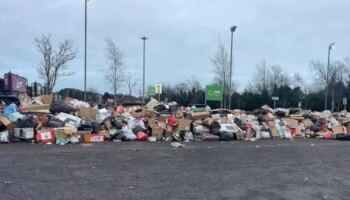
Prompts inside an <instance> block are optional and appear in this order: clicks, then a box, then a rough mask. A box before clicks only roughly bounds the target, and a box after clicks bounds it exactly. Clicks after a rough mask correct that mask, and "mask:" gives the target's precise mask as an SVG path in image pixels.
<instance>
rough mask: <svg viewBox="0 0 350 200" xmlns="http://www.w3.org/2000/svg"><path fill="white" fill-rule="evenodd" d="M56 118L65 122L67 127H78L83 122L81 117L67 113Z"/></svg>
mask: <svg viewBox="0 0 350 200" xmlns="http://www.w3.org/2000/svg"><path fill="white" fill-rule="evenodd" d="M56 118H57V119H59V120H61V121H63V122H65V126H69V127H78V126H79V124H80V122H81V119H80V118H79V117H76V116H74V115H70V114H67V113H60V114H58V115H57V116H56Z"/></svg>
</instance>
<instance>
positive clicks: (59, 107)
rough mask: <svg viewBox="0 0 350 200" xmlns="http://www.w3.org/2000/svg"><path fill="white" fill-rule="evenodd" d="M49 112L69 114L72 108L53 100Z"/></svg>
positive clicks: (62, 102) (60, 101)
mask: <svg viewBox="0 0 350 200" xmlns="http://www.w3.org/2000/svg"><path fill="white" fill-rule="evenodd" d="M50 110H51V111H52V112H54V113H61V112H62V113H70V112H71V111H73V110H74V108H72V107H71V106H70V105H69V104H67V103H66V102H64V101H62V100H55V101H54V102H52V104H51V107H50Z"/></svg>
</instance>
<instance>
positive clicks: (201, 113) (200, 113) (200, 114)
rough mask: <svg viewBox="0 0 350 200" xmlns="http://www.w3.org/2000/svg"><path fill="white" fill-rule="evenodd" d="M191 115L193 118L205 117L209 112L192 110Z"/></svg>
mask: <svg viewBox="0 0 350 200" xmlns="http://www.w3.org/2000/svg"><path fill="white" fill-rule="evenodd" d="M191 116H192V118H193V119H194V120H197V119H205V118H207V117H209V116H210V114H209V112H192V113H191Z"/></svg>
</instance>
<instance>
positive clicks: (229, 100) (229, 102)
mask: <svg viewBox="0 0 350 200" xmlns="http://www.w3.org/2000/svg"><path fill="white" fill-rule="evenodd" d="M232 47H233V28H232V27H231V58H230V87H229V88H230V89H229V92H228V108H229V109H231V92H232Z"/></svg>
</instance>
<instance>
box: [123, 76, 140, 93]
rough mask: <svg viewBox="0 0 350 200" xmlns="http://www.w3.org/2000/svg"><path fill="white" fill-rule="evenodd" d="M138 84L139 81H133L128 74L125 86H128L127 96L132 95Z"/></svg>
mask: <svg viewBox="0 0 350 200" xmlns="http://www.w3.org/2000/svg"><path fill="white" fill-rule="evenodd" d="M138 82H139V79H134V78H133V77H132V76H131V74H130V72H129V74H128V75H127V76H126V84H127V86H128V90H129V96H131V95H132V94H133V92H134V90H135V88H136V86H137V83H138Z"/></svg>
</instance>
